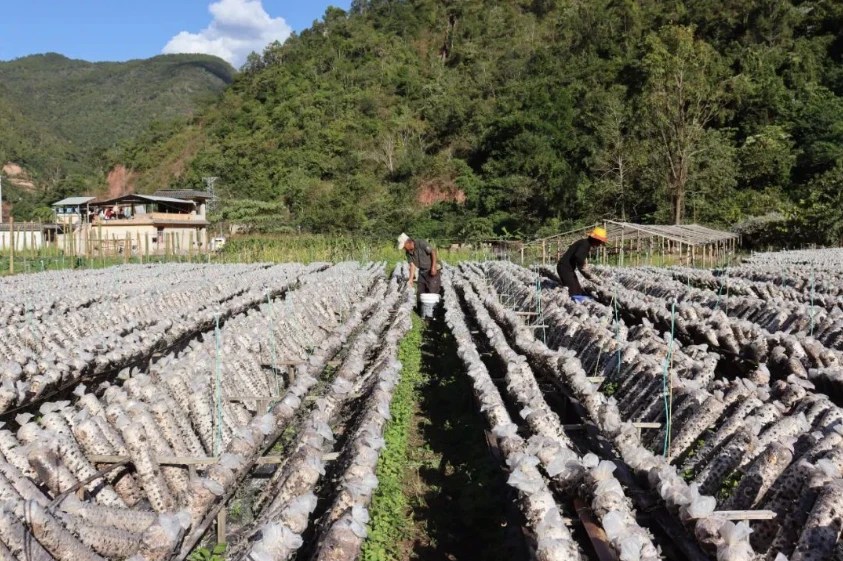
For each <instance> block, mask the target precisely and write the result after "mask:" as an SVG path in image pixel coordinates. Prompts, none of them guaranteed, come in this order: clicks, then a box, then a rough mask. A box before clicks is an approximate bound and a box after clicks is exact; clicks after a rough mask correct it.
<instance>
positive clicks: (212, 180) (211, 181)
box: [202, 177, 219, 213]
mask: <svg viewBox="0 0 843 561" xmlns="http://www.w3.org/2000/svg"><path fill="white" fill-rule="evenodd" d="M218 180H219V177H203V178H202V181H204V182H205V185H207V186H208V194H209V195H211V198H210V199H209V200H208V212H209V213H210V212H214V211H215V210H216V208H217V196H216V193H214V185H215V184H216V183H217V181H218Z"/></svg>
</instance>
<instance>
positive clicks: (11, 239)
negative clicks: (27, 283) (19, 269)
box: [9, 216, 15, 275]
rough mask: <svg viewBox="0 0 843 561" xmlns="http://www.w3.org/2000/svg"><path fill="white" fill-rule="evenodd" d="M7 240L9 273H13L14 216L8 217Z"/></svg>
mask: <svg viewBox="0 0 843 561" xmlns="http://www.w3.org/2000/svg"><path fill="white" fill-rule="evenodd" d="M9 236H10V237H9V240H10V242H11V244H10V247H11V250H10V252H9V273H10V274H12V275H14V274H15V218H14V217H13V216H10V217H9Z"/></svg>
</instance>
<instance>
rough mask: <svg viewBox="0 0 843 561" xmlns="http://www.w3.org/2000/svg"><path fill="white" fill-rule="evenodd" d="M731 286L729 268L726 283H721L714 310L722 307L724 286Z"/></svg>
mask: <svg viewBox="0 0 843 561" xmlns="http://www.w3.org/2000/svg"><path fill="white" fill-rule="evenodd" d="M728 284H729V268H728V267H726V282H725V283H722V282H721V283H720V288H719V289H717V302H715V303H714V309H715V310H716V309H718V308H719V307H720V296H721V295H722V294H723V286H724V285H728Z"/></svg>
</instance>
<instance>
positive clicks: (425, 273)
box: [398, 234, 441, 294]
mask: <svg viewBox="0 0 843 561" xmlns="http://www.w3.org/2000/svg"><path fill="white" fill-rule="evenodd" d="M398 249H403V250H404V252H405V253H406V254H407V263H409V264H410V286H413V281H414V279H415V277H416V271H417V270H418V272H419V294H439V290H440V289H441V282H440V279H439V269H438V268H437V267H438V262H437V257H436V250H435V249H433V247H432V246H431V245H430V244H429V243H428V241H427V240H421V239H419V240H415V239H412V238H410V237H409V236H407V234H401V236H400V237H399V238H398Z"/></svg>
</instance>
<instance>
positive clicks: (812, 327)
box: [811, 266, 814, 337]
mask: <svg viewBox="0 0 843 561" xmlns="http://www.w3.org/2000/svg"><path fill="white" fill-rule="evenodd" d="M813 336H814V267H813V266H811V337H813Z"/></svg>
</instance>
